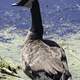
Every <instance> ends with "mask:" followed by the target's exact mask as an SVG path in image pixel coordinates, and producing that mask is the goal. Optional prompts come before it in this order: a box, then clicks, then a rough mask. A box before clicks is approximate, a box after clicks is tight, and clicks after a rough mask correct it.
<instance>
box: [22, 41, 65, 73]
mask: <svg viewBox="0 0 80 80" xmlns="http://www.w3.org/2000/svg"><path fill="white" fill-rule="evenodd" d="M63 54H64V52H63V50H62V49H61V48H59V47H50V46H49V45H47V44H45V43H44V42H42V41H35V42H33V43H30V44H29V45H26V48H24V53H23V58H24V61H25V62H26V66H27V65H28V66H30V68H31V70H33V71H39V70H44V71H46V72H51V73H54V74H56V73H57V71H58V72H61V73H62V72H63V71H64V69H65V67H64V64H63V61H62V57H63ZM25 56H26V57H25ZM64 62H65V61H64ZM65 65H66V64H65Z"/></svg>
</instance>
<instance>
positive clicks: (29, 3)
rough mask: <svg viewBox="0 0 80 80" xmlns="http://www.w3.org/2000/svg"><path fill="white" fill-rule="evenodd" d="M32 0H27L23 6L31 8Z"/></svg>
mask: <svg viewBox="0 0 80 80" xmlns="http://www.w3.org/2000/svg"><path fill="white" fill-rule="evenodd" d="M33 1H34V0H29V1H28V2H27V3H26V4H25V6H26V7H28V8H32V2H33Z"/></svg>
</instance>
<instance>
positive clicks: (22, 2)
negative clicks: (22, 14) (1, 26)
mask: <svg viewBox="0 0 80 80" xmlns="http://www.w3.org/2000/svg"><path fill="white" fill-rule="evenodd" d="M28 1H29V0H21V1H20V2H17V3H14V4H12V6H24V5H25V4H26V3H27V2H28Z"/></svg>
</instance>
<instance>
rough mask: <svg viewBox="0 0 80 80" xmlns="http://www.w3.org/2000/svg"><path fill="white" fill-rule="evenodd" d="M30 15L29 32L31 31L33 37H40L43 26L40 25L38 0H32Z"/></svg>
mask: <svg viewBox="0 0 80 80" xmlns="http://www.w3.org/2000/svg"><path fill="white" fill-rule="evenodd" d="M31 17H32V27H31V32H32V33H33V37H35V38H42V36H43V26H42V20H41V13H40V7H39V3H38V0H34V1H33V3H32V8H31Z"/></svg>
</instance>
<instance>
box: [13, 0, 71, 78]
mask: <svg viewBox="0 0 80 80" xmlns="http://www.w3.org/2000/svg"><path fill="white" fill-rule="evenodd" d="M14 5H16V6H26V7H29V8H30V11H31V17H32V27H31V29H30V31H29V32H28V34H27V37H26V41H25V44H24V47H23V49H22V61H23V70H24V72H25V73H26V74H27V75H28V76H29V77H31V79H32V80H68V79H70V78H71V74H70V72H69V69H68V63H67V59H66V55H65V52H64V50H63V48H61V47H60V46H59V45H58V44H57V43H56V42H54V41H51V40H45V39H43V25H42V20H41V14H40V8H39V3H38V0H21V1H19V2H17V3H16V4H14Z"/></svg>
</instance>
